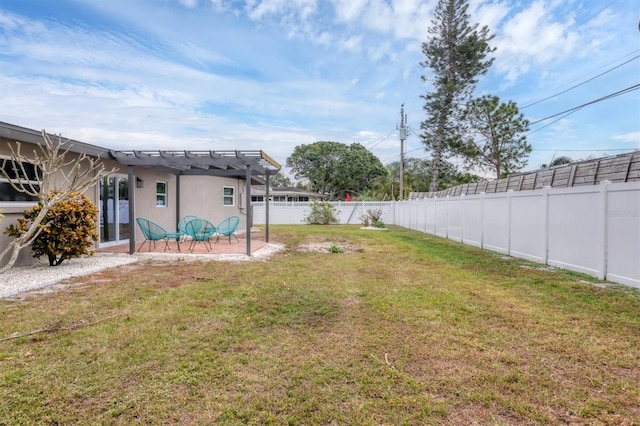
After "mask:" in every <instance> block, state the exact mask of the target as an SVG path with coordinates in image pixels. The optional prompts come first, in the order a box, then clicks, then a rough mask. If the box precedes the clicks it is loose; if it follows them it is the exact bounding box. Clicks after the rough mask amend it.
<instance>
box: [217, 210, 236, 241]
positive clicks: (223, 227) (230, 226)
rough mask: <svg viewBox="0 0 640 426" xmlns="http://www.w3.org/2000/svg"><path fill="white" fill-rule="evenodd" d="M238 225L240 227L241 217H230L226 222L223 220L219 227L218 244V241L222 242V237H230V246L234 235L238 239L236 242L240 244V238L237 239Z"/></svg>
mask: <svg viewBox="0 0 640 426" xmlns="http://www.w3.org/2000/svg"><path fill="white" fill-rule="evenodd" d="M238 225H240V216H230V217H228V218H226V219H225V220H223V221H222V222H220V225H218V227H217V230H216V232H217V234H218V236H217V238H216V243H217V242H218V241H220V236H221V235H222V236H224V237H229V244H231V236H232V235H233V238H235V239H236V241H238V242H240V240H238V237H236V234H235V232H236V229H238Z"/></svg>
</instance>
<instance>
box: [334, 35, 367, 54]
mask: <svg viewBox="0 0 640 426" xmlns="http://www.w3.org/2000/svg"><path fill="white" fill-rule="evenodd" d="M339 43H340V45H339V47H340V50H344V51H347V52H352V53H355V52H359V51H360V50H361V49H362V36H351V37H347V38H345V39H342V40H340V42H339Z"/></svg>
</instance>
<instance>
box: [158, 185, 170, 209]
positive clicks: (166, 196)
mask: <svg viewBox="0 0 640 426" xmlns="http://www.w3.org/2000/svg"><path fill="white" fill-rule="evenodd" d="M159 183H162V184H164V194H162V193H161V192H158V184H159ZM158 195H164V204H161V205H159V204H158ZM168 205H169V182H167V181H166V180H157V181H156V207H162V208H165V207H167V206H168Z"/></svg>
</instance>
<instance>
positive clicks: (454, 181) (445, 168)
mask: <svg viewBox="0 0 640 426" xmlns="http://www.w3.org/2000/svg"><path fill="white" fill-rule="evenodd" d="M431 164H432V161H431V160H429V159H424V158H407V159H405V169H404V177H405V185H404V186H405V188H407V191H409V192H411V191H413V192H429V191H430V190H431V182H432V181H431V179H432V167H431ZM388 167H389V169H390V170H392V173H396V175H397V174H398V171H399V169H400V163H399V162H394V163H391V164H389V166H388ZM478 179H479V177H478V176H476V175H473V174H470V173H466V172H461V171H460V170H459V169H458V168H457V167H456V166H455V165H453V164H451V163H450V162H448V161H444V160H443V161H442V165H441V167H440V174H439V176H438V187H437V190H438V191H439V190H442V189H446V188H449V187H452V186H456V185H460V184H462V183H470V182H476V181H477V180H478Z"/></svg>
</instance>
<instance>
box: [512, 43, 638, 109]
mask: <svg viewBox="0 0 640 426" xmlns="http://www.w3.org/2000/svg"><path fill="white" fill-rule="evenodd" d="M638 58H640V55H636V56H634V57H633V58H631V59H629V60H628V61H626V62H623V63H621V64H620V65H617V66H615V67H613V68H609V69H608V70H606V71H605V72H602V73H600V74H598V75H596V76H595V77H592V78H590V79H588V80H585V81H583V82H582V83H578V84H576V85H573V86H571V87H569V88H568V89H565V90H563V91H562V92H558V93H556V94H554V95H551V96H547V97H546V98H543V99H540V100H539V101H535V102H532V103H530V104H527V105H525V106H523V107H520V109H521V110H523V109H525V108H529V107H530V106H533V105H536V104H539V103H540V102H544V101H546V100H549V99H552V98H555V97H556V96H558V95H562V94H563V93H567V92H568V91H570V90H573V89H575V88H576V87H580V86H582V85H583V84H586V83H588V82H590V81H593V80H595V79H596V78H598V77H602V76H603V75H605V74H607V73H609V72H611V71H613V70H615V69H617V68H620V67H621V66H623V65H626V64H628V63H629V62H631V61H635V60H636V59H638Z"/></svg>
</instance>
